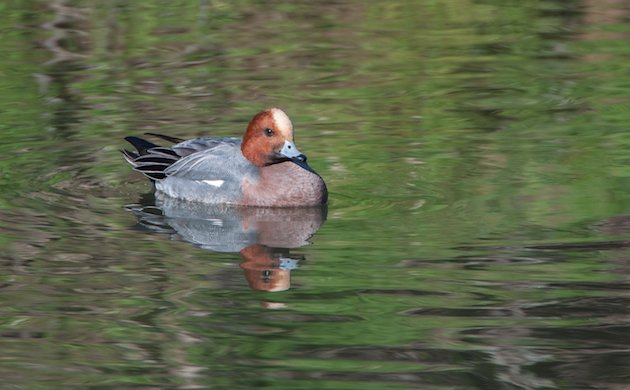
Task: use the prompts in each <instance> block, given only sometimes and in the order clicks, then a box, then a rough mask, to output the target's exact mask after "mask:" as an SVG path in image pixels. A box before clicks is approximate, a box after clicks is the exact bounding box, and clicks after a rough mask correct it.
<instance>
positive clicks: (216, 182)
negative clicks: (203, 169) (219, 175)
mask: <svg viewBox="0 0 630 390" xmlns="http://www.w3.org/2000/svg"><path fill="white" fill-rule="evenodd" d="M202 182H203V183H206V184H207V185H210V186H213V187H217V188H219V187H221V186H222V185H223V183H225V180H202Z"/></svg>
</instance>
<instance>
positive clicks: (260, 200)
mask: <svg viewBox="0 0 630 390" xmlns="http://www.w3.org/2000/svg"><path fill="white" fill-rule="evenodd" d="M148 135H153V136H157V137H159V138H162V139H165V140H167V141H170V142H175V143H176V145H174V146H172V147H163V146H159V145H156V144H153V143H151V142H149V141H146V140H144V139H141V138H138V137H126V138H125V139H126V140H127V141H128V142H130V143H131V144H132V145H133V146H134V147H135V148H136V150H137V152H131V151H129V150H123V151H122V153H123V155H124V156H125V159H126V160H127V161H128V162H129V163H130V164H131V165H132V166H133V169H134V170H136V171H138V172H141V173H143V174H144V175H145V176H147V177H148V178H149V179H151V180H152V181H153V182H154V183H155V188H156V191H158V192H161V193H164V194H166V195H167V196H169V197H172V198H177V199H183V200H187V201H194V202H203V203H212V204H234V205H243V206H265V207H299V206H315V205H322V204H325V203H326V201H327V198H328V191H327V189H326V184H325V183H324V180H323V179H322V178H321V176H319V175H318V174H317V173H316V172H315V171H314V170H313V169H312V168H311V167H310V166H309V165H308V164H307V163H306V156H304V155H303V154H302V153H301V152H300V151H299V150H298V148H297V147H296V146H295V144H294V143H293V124H292V123H291V120H290V119H289V117H288V116H287V114H285V113H284V112H283V111H282V110H280V109H278V108H270V109H267V110H265V111H262V112H260V113H258V114H256V116H254V118H253V119H252V120H251V121H250V122H249V125H248V126H247V130H246V131H245V136H244V137H243V140H242V141H241V140H240V139H238V138H195V139H191V140H187V141H184V140H182V139H179V138H175V137H169V136H164V135H159V134H152V133H148Z"/></svg>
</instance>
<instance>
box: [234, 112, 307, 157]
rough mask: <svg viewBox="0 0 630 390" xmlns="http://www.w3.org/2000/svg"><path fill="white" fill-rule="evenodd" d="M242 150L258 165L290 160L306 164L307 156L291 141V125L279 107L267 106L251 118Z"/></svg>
mask: <svg viewBox="0 0 630 390" xmlns="http://www.w3.org/2000/svg"><path fill="white" fill-rule="evenodd" d="M241 151H242V152H243V155H244V156H245V158H247V159H248V160H249V161H251V162H252V164H254V165H256V166H258V167H264V166H267V165H271V164H277V163H280V162H283V161H289V160H291V161H294V162H295V163H297V164H298V165H303V164H304V165H305V164H306V156H305V155H303V154H302V153H301V152H300V151H299V150H298V148H297V147H296V146H295V144H294V143H293V124H292V123H291V120H290V119H289V117H288V116H287V114H285V113H284V111H282V110H281V109H279V108H269V109H267V110H264V111H262V112H259V113H258V114H256V116H254V118H252V120H251V121H250V122H249V125H248V126H247V131H246V132H245V136H244V137H243V143H242V144H241Z"/></svg>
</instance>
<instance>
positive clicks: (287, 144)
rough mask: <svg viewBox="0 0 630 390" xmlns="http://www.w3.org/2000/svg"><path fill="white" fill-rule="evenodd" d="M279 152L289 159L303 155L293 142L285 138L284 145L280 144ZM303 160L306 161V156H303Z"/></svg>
mask: <svg viewBox="0 0 630 390" xmlns="http://www.w3.org/2000/svg"><path fill="white" fill-rule="evenodd" d="M280 154H281V155H283V156H284V157H286V158H288V159H289V160H292V159H294V158H298V157H300V156H304V155H303V154H302V152H300V151H299V150H298V148H297V146H295V144H294V143H293V142H291V141H287V140H285V141H284V145H282V149H280ZM304 160H305V161H306V157H304Z"/></svg>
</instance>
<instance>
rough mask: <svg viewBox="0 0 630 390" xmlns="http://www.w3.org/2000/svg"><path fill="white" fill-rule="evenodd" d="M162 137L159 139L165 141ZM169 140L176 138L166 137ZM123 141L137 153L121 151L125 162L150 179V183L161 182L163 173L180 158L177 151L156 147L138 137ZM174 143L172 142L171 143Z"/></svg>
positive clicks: (164, 174) (126, 138)
mask: <svg viewBox="0 0 630 390" xmlns="http://www.w3.org/2000/svg"><path fill="white" fill-rule="evenodd" d="M165 137H168V136H163V137H161V138H164V139H167V138H165ZM168 138H170V140H175V139H178V138H174V137H168ZM125 140H126V141H127V142H129V143H130V144H132V145H133V146H134V147H135V148H136V150H137V152H132V151H130V150H126V149H123V150H121V152H122V154H123V156H124V157H125V160H127V162H128V163H129V164H131V165H132V166H133V169H134V170H135V171H138V172H140V173H142V174H143V175H145V176H146V177H148V178H149V179H151V181H156V180H162V179H164V178H165V177H166V173H164V171H165V170H166V169H167V168H168V167H170V166H171V165H172V164H173V163H174V162H176V161H177V160H179V159H180V158H181V155H180V154H179V153H177V151H175V150H173V149H171V148H167V147H164V146H159V145H156V144H154V143H152V142H149V141H147V140H145V139H142V138H138V137H125ZM173 142H174V141H173Z"/></svg>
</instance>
